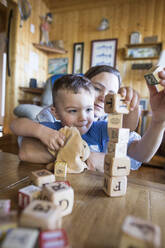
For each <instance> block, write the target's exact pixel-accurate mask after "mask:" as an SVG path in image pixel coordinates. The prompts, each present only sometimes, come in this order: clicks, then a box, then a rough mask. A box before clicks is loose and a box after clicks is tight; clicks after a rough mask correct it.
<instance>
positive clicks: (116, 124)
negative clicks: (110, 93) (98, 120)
mask: <svg viewBox="0 0 165 248" xmlns="http://www.w3.org/2000/svg"><path fill="white" fill-rule="evenodd" d="M122 126H123V115H121V114H110V115H108V128H122Z"/></svg>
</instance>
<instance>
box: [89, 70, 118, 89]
mask: <svg viewBox="0 0 165 248" xmlns="http://www.w3.org/2000/svg"><path fill="white" fill-rule="evenodd" d="M102 72H109V73H112V74H114V75H116V76H117V77H118V80H119V88H120V86H121V76H120V72H119V71H118V70H117V69H115V68H114V67H111V66H109V65H97V66H93V67H91V68H90V69H89V70H88V71H87V72H86V73H85V74H84V76H85V77H87V78H89V79H91V78H93V77H94V76H96V75H98V74H100V73H102Z"/></svg>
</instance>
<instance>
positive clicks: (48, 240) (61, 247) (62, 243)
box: [39, 229, 69, 248]
mask: <svg viewBox="0 0 165 248" xmlns="http://www.w3.org/2000/svg"><path fill="white" fill-rule="evenodd" d="M48 247H50V248H51V247H52V248H53V247H56V248H69V243H68V238H67V234H66V232H65V230H64V229H55V230H52V231H49V230H45V231H42V232H40V235H39V248H48Z"/></svg>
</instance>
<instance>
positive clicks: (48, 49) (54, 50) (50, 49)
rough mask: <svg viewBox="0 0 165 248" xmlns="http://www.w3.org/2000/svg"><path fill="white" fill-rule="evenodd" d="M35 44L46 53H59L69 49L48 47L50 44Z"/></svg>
mask: <svg viewBox="0 0 165 248" xmlns="http://www.w3.org/2000/svg"><path fill="white" fill-rule="evenodd" d="M33 46H34V47H35V48H37V49H39V50H41V51H43V52H46V53H59V54H65V53H67V51H66V50H64V49H62V48H55V47H48V46H44V45H40V44H36V43H33Z"/></svg>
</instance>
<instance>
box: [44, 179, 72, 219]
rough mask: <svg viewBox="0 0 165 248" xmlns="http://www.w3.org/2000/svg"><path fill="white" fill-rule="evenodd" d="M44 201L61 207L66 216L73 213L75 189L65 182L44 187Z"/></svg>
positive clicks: (63, 214)
mask: <svg viewBox="0 0 165 248" xmlns="http://www.w3.org/2000/svg"><path fill="white" fill-rule="evenodd" d="M42 199H46V200H48V201H51V202H53V203H54V204H55V205H57V206H60V207H61V210H62V216H65V215H68V214H70V213H71V212H72V209H73V203H74V191H73V188H72V187H71V186H69V185H68V184H66V183H65V182H55V183H51V184H47V185H45V186H44V188H43V192H42Z"/></svg>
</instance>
